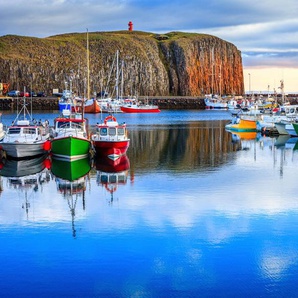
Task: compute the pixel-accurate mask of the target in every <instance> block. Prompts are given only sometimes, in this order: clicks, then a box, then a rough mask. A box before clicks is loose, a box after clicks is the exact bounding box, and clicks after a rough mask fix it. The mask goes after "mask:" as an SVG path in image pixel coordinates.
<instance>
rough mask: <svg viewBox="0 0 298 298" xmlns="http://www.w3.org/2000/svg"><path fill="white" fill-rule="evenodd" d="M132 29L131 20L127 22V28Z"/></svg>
mask: <svg viewBox="0 0 298 298" xmlns="http://www.w3.org/2000/svg"><path fill="white" fill-rule="evenodd" d="M132 29H133V23H132V21H129V22H128V30H129V31H132Z"/></svg>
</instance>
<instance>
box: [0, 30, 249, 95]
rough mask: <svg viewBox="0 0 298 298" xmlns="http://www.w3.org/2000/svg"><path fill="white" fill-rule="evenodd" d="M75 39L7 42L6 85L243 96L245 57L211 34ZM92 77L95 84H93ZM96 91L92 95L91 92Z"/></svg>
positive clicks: (1, 68)
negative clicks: (117, 64) (117, 56)
mask: <svg viewBox="0 0 298 298" xmlns="http://www.w3.org/2000/svg"><path fill="white" fill-rule="evenodd" d="M88 41H89V42H88V44H89V76H88V71H87V70H88V67H87V57H88V55H87V50H86V49H87V34H86V33H73V34H63V35H57V36H51V37H47V38H34V37H22V36H14V35H6V36H2V37H0V54H1V55H0V82H6V83H10V89H18V90H23V89H24V87H26V90H31V89H32V90H35V91H46V92H47V93H48V94H51V93H52V91H53V89H59V91H61V90H63V89H65V88H68V89H69V87H70V84H71V86H72V89H73V91H74V92H76V93H77V94H78V95H87V91H88V90H89V91H90V94H91V95H92V94H94V93H95V92H96V93H99V92H100V91H102V90H106V91H108V92H109V93H110V94H112V93H113V92H114V94H115V85H116V81H117V80H116V59H115V57H116V51H117V50H118V51H119V67H118V70H119V80H118V83H119V85H118V91H119V92H123V94H124V95H128V94H132V95H142V96H169V95H172V96H202V95H203V94H208V93H217V94H219V93H220V94H227V95H228V94H236V95H240V94H243V93H244V83H243V69H242V59H241V53H240V51H239V50H238V49H237V48H236V47H235V46H234V45H233V44H231V43H229V42H227V41H224V40H222V39H220V38H217V37H215V36H211V35H205V34H196V33H181V32H171V33H168V34H163V35H157V34H153V33H146V32H138V31H116V32H93V33H89V34H88ZM88 77H89V84H88V80H87V78H88ZM87 86H89V89H88V88H87Z"/></svg>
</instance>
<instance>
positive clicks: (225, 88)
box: [161, 35, 244, 96]
mask: <svg viewBox="0 0 298 298" xmlns="http://www.w3.org/2000/svg"><path fill="white" fill-rule="evenodd" d="M161 48H162V52H163V54H164V56H165V57H166V61H167V63H168V70H169V81H170V82H171V84H170V88H171V90H170V93H171V94H173V95H176V94H179V95H190V96H197V95H202V94H208V93H217V94H243V92H244V84H243V68H242V59H241V53H240V51H238V50H237V48H236V47H235V46H234V45H233V44H231V43H228V42H226V41H224V40H221V39H219V38H216V37H214V36H208V35H195V36H191V37H188V38H187V39H186V38H178V39H177V40H175V41H168V42H164V43H163V44H161Z"/></svg>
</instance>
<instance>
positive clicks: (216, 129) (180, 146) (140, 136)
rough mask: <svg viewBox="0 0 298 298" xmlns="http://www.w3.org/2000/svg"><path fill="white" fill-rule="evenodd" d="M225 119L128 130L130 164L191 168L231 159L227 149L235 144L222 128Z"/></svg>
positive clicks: (189, 169)
mask: <svg viewBox="0 0 298 298" xmlns="http://www.w3.org/2000/svg"><path fill="white" fill-rule="evenodd" d="M226 123H227V122H226V121H201V122H194V123H191V124H187V125H185V124H183V125H173V126H151V127H150V128H149V129H148V128H147V129H146V128H144V129H140V127H138V130H131V131H130V139H131V145H130V148H129V149H128V150H129V151H128V152H129V153H128V154H129V157H130V159H131V168H132V169H133V168H134V167H139V168H140V169H143V170H146V171H148V170H154V169H160V168H168V169H169V170H171V169H174V170H181V171H182V170H183V171H185V169H187V170H188V171H191V170H192V169H198V168H202V169H206V168H210V167H211V168H213V167H218V166H220V165H222V164H224V163H226V162H227V161H229V160H230V159H231V157H230V156H229V154H228V153H230V152H233V151H237V148H239V144H237V143H236V144H235V143H233V142H232V136H231V134H230V133H228V132H227V131H225V125H226ZM134 161H137V162H134ZM140 169H138V171H139V170H140Z"/></svg>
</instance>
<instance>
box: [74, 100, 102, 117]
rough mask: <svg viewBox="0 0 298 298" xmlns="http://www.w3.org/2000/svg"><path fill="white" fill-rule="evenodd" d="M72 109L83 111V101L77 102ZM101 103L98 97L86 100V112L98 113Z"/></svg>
mask: <svg viewBox="0 0 298 298" xmlns="http://www.w3.org/2000/svg"><path fill="white" fill-rule="evenodd" d="M72 111H73V112H74V111H76V112H78V113H82V102H81V101H80V102H77V103H76V105H75V106H72ZM100 111H101V109H100V105H99V103H98V102H97V100H96V99H89V100H87V101H86V102H84V113H89V114H96V113H100Z"/></svg>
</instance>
